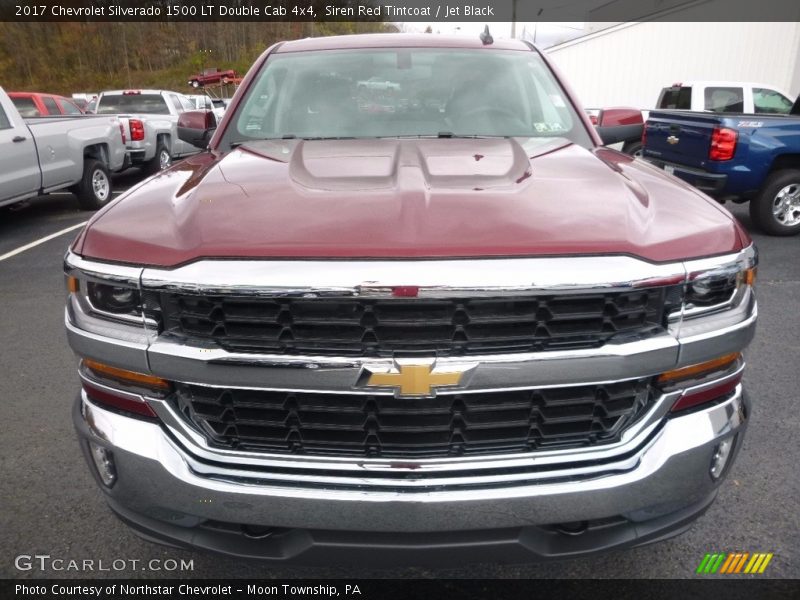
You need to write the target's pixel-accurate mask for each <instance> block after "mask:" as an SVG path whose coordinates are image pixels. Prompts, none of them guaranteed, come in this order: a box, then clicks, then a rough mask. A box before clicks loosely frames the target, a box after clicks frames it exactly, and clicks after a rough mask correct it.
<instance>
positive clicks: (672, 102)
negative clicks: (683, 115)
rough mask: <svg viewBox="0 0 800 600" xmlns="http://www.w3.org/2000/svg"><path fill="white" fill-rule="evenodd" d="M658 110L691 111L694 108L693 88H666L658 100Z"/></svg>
mask: <svg viewBox="0 0 800 600" xmlns="http://www.w3.org/2000/svg"><path fill="white" fill-rule="evenodd" d="M658 108H667V109H670V108H673V109H679V110H690V109H691V108H692V88H691V87H671V88H664V89H663V90H661V96H660V97H659V99H658Z"/></svg>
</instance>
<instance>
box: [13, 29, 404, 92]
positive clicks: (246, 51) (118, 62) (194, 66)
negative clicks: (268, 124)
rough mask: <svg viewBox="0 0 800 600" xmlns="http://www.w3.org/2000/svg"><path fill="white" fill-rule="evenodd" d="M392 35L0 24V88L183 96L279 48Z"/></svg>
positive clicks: (243, 71) (344, 32)
mask: <svg viewBox="0 0 800 600" xmlns="http://www.w3.org/2000/svg"><path fill="white" fill-rule="evenodd" d="M392 29H393V27H392V26H391V25H388V24H385V23H376V22H359V23H350V22H339V23H314V24H312V23H297V22H286V23H279V22H273V23H237V22H232V23H172V22H165V23H8V22H0V73H2V74H3V75H2V76H1V77H0V86H2V87H4V88H5V89H6V90H15V91H22V90H27V91H39V92H50V93H56V94H62V95H65V96H69V95H70V94H72V93H75V92H98V91H101V90H104V89H119V88H146V87H149V88H161V89H174V90H176V91H186V92H188V91H189V90H190V89H191V88H189V87H188V86H187V83H186V82H187V77H188V76H189V75H190V74H192V73H196V72H198V71H200V70H202V69H203V68H209V67H219V68H225V69H235V70H236V71H238V72H240V73H242V74H244V73H245V72H246V71H247V69H248V68H249V67H250V65H251V64H252V63H253V61H254V60H255V58H256V57H257V56H258V55H259V54H261V52H263V51H264V50H265V49H266V48H267V47H268V46H269V45H270V44H272V43H274V42H276V41H279V40H286V39H295V38H300V37H307V36H311V35H313V36H321V35H341V34H347V33H368V32H381V31H391V30H392Z"/></svg>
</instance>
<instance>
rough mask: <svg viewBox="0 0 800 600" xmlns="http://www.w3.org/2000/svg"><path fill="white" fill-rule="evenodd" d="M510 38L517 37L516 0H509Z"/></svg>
mask: <svg viewBox="0 0 800 600" xmlns="http://www.w3.org/2000/svg"><path fill="white" fill-rule="evenodd" d="M511 39H512V40H514V39H517V0H511Z"/></svg>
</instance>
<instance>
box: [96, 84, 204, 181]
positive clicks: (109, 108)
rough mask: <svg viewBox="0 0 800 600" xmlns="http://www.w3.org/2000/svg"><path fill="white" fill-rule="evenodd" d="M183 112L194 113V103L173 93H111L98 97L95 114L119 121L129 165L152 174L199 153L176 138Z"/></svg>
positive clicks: (116, 91) (140, 91) (142, 91)
mask: <svg viewBox="0 0 800 600" xmlns="http://www.w3.org/2000/svg"><path fill="white" fill-rule="evenodd" d="M187 110H195V106H194V103H193V102H191V101H190V100H189V99H188V98H187V97H186V96H184V95H183V94H179V93H177V92H170V91H165V90H115V91H108V92H103V93H102V94H100V96H99V98H98V99H97V108H96V110H95V112H96V113H97V114H98V115H116V116H118V117H119V119H120V120H121V121H122V124H123V127H124V129H125V132H126V134H127V149H128V153H129V155H130V159H131V163H132V164H133V166H140V167H143V168H144V170H145V171H146V172H147V173H150V174H152V173H157V172H158V171H160V170H162V169H166V168H167V167H168V166H170V165H171V164H172V161H173V159H175V158H182V157H184V156H188V155H189V154H195V153H197V152H199V149H198V148H195V147H194V146H191V145H190V144H187V143H186V142H184V141H182V140H180V139H179V138H178V116H179V115H180V114H181V113H183V112H185V111H187Z"/></svg>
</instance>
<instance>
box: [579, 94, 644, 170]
mask: <svg viewBox="0 0 800 600" xmlns="http://www.w3.org/2000/svg"><path fill="white" fill-rule="evenodd" d="M585 112H586V114H587V115H588V116H589V121H591V123H592V125H594V126H595V127H597V128H599V133H600V136H601V137H603V131H604V130H606V129H607V128H609V127H613V128H614V130H615V132H614V134H613V136H614V138H615V142H614V143H621V144H622V147H621V150H622V151H623V152H624V153H625V154H630V155H631V156H636V157H638V156H641V155H642V132H643V131H644V120H643V119H642V111H640V110H639V109H638V108H632V107H627V106H620V107H613V108H587V109H585ZM606 143H612V142H610V141H607V142H606Z"/></svg>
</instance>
